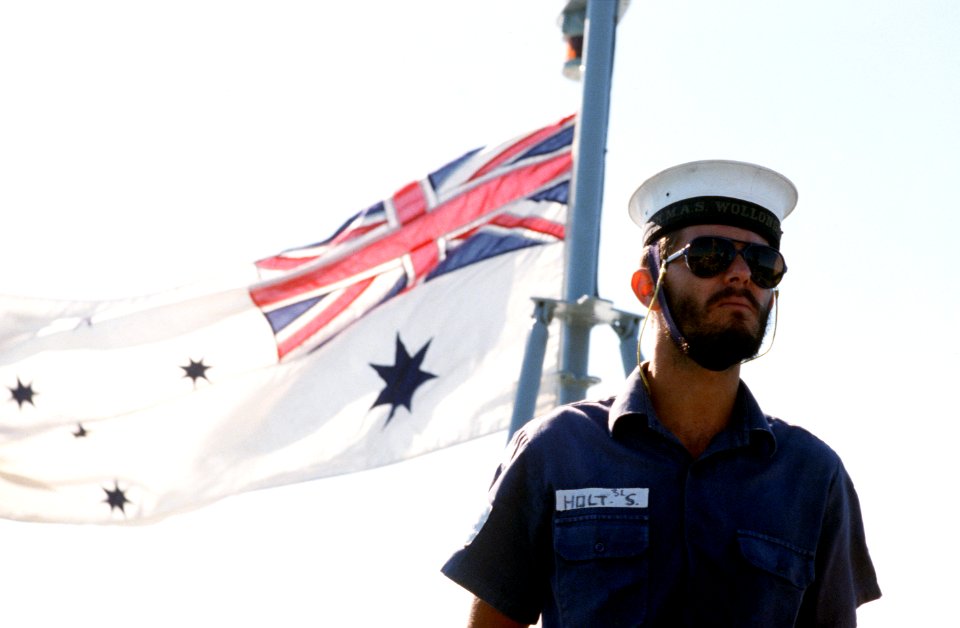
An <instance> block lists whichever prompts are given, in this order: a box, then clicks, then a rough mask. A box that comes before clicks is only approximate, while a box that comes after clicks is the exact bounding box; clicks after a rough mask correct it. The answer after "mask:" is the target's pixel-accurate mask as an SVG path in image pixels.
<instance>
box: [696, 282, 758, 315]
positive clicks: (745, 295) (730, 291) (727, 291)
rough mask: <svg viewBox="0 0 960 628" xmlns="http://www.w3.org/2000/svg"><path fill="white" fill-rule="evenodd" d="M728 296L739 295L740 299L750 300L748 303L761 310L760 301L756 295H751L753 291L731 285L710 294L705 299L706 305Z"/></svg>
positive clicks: (713, 303)
mask: <svg viewBox="0 0 960 628" xmlns="http://www.w3.org/2000/svg"><path fill="white" fill-rule="evenodd" d="M730 297H739V298H741V299H746V300H747V301H749V302H750V305H752V306H753V307H754V308H755V309H756V310H757V311H758V312H762V311H763V307H762V306H761V305H760V301H758V300H757V297H755V296H753V293H751V292H750V291H749V290H747V289H746V288H734V287H733V286H727V287H726V288H724V289H723V290H721V291H720V292H717V293H716V294H714V295H713V296H711V297H710V298H709V299H707V303H706V305H707V306H710V305H715V304H716V303H718V302H720V301H722V300H724V299H729V298H730Z"/></svg>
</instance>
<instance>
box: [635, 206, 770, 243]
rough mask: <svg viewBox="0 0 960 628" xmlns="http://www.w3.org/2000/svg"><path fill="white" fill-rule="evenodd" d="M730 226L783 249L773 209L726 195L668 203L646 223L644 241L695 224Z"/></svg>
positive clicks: (652, 239)
mask: <svg viewBox="0 0 960 628" xmlns="http://www.w3.org/2000/svg"><path fill="white" fill-rule="evenodd" d="M714 224H715V225H728V226H731V227H741V228H743V229H748V230H750V231H753V232H755V233H757V234H759V235H761V236H763V237H764V238H765V239H766V240H767V242H769V243H770V246H772V247H773V248H775V249H779V248H780V236H781V235H783V231H781V229H780V220H779V219H778V218H777V217H776V215H774V213H773V212H771V211H770V210H768V209H766V208H764V207H761V206H760V205H757V204H756V203H751V202H749V201H744V200H740V199H736V198H729V197H726V196H697V197H694V198H687V199H683V200H682V201H677V202H676V203H671V204H670V205H667V206H666V207H664V208H663V209H661V210H660V211H658V212H657V213H655V214H654V215H653V216H651V217H650V219H649V221H648V222H647V223H646V225H645V226H644V230H643V243H644V244H650V243H652V242H654V241H656V240H657V239H659V238H660V237H661V236H663V235H666V234H667V233H669V232H671V231H676V230H677V229H683V228H684V227H690V226H692V225H714Z"/></svg>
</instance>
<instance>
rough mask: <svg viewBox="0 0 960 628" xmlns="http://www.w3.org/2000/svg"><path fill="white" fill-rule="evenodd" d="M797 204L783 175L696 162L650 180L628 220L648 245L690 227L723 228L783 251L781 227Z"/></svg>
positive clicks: (639, 191) (743, 165)
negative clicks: (750, 234)
mask: <svg viewBox="0 0 960 628" xmlns="http://www.w3.org/2000/svg"><path fill="white" fill-rule="evenodd" d="M796 204H797V188H796V187H794V185H793V183H791V182H790V180H789V179H787V178H786V177H784V176H783V175H782V174H779V173H777V172H774V171H773V170H770V169H769V168H764V167H763V166H758V165H755V164H750V163H745V162H742V161H728V160H722V159H715V160H706V161H693V162H690V163H686V164H681V165H679V166H674V167H672V168H668V169H666V170H664V171H663V172H660V173H659V174H655V175H654V176H652V177H650V178H649V179H647V180H646V181H644V182H643V184H642V185H641V186H640V187H639V188H637V191H636V192H634V193H633V196H631V197H630V205H629V207H630V218H632V219H633V221H634V222H635V223H637V224H638V225H640V226H641V227H642V228H643V243H644V244H645V245H646V244H650V243H651V242H654V241H656V240H657V239H658V238H660V236H662V235H665V234H666V233H668V232H670V231H675V230H677V229H682V228H683V227H689V226H690V225H704V224H722V225H731V226H734V227H742V228H744V229H749V230H750V231H754V232H756V233H758V234H760V235H761V236H763V237H764V238H766V240H767V241H768V242H769V243H770V246H772V247H774V248H779V247H780V236H781V235H782V234H783V231H782V230H781V229H780V223H781V222H782V221H783V219H784V218H786V217H787V216H788V215H789V214H790V212H792V211H793V208H794V207H795V206H796Z"/></svg>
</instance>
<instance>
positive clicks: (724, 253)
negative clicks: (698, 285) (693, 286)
mask: <svg viewBox="0 0 960 628" xmlns="http://www.w3.org/2000/svg"><path fill="white" fill-rule="evenodd" d="M738 245H743V246H742V248H739V249H738V248H737V246H738ZM681 255H682V256H683V259H684V261H685V262H686V263H687V268H689V269H690V272H692V273H693V274H694V275H696V276H697V277H700V278H701V279H709V278H710V277H716V276H717V275H719V274H720V273H722V272H724V271H725V270H727V269H728V268H730V265H731V264H733V262H734V260H735V259H737V255H740V256H742V257H743V261H745V262H746V263H747V266H748V267H749V268H750V280H751V281H753V283H755V284H757V286H759V287H760V288H763V289H765V290H771V289H773V288H776V287H777V284H779V283H780V280H781V279H783V274H784V273H785V272H787V263H786V262H785V261H784V259H783V255H781V254H780V251H778V250H777V249H775V248H773V247H771V246H767V245H765V244H755V243H753V242H743V241H741V240H731V239H730V238H721V237H719V236H701V237H699V238H694V239H693V240H691V241H690V243H689V244H687V245H686V246H685V247H683V248H682V249H680V250H679V251H677V252H676V253H673V254H672V255H670V256H669V257H668V258H667V259H666V260H664V262H663V263H664V265H667V264H669V263H670V262H672V261H674V260H676V259H677V258H679V257H680V256H681Z"/></svg>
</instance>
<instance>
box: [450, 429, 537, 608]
mask: <svg viewBox="0 0 960 628" xmlns="http://www.w3.org/2000/svg"><path fill="white" fill-rule="evenodd" d="M527 444H528V443H527V436H526V433H525V432H524V431H523V430H520V431H518V432H517V433H516V434H515V435H514V438H513V440H512V441H511V444H510V446H509V447H508V449H507V451H508V452H512V455H511V456H510V459H509V460H508V461H507V462H505V463H503V464H501V465H500V467H499V468H498V469H497V473H496V475H495V477H494V481H493V485H492V486H491V488H490V492H489V500H490V507H489V509H488V510H487V513H486V519H485V520H483V521H481V523H480V524H478V528H479V529H478V530H477V532H476V534H475V536H474V537H473V539H471V540H470V541H469V542H468V543H467V544H466V545H465V546H464V547H463V548H462V549H461V550H459V551H458V552H456V553H455V554H454V555H453V556H452V557H451V558H450V559H449V560H448V561H447V563H446V564H445V565H444V566H443V569H442V571H443V573H444V574H445V575H446V576H447V577H448V578H450V579H451V580H453V581H454V582H456V583H458V584H459V585H460V586H462V587H464V588H465V589H467V590H469V591H470V592H472V593H473V594H474V595H476V596H477V597H478V598H480V599H482V600H483V601H485V602H486V603H487V604H489V605H491V606H493V607H494V608H496V609H497V610H499V611H500V612H501V613H503V614H504V615H506V616H508V617H510V618H511V619H513V620H515V621H519V622H522V623H527V624H535V623H537V620H538V618H539V616H540V613H541V611H542V609H543V604H544V590H545V587H546V583H547V569H548V568H547V565H546V562H547V560H549V559H548V558H547V557H546V556H544V552H543V547H544V546H545V544H546V546H549V542H550V541H549V539H547V538H545V532H544V531H545V530H546V529H547V528H546V527H545V524H544V513H545V512H546V508H545V505H544V503H543V502H544V497H543V495H544V492H543V491H542V490H538V488H537V487H538V486H541V482H540V473H541V467H540V466H539V465H536V464H533V463H532V461H531V458H532V457H534V456H533V454H532V453H531V452H530V451H529V449H528V447H527ZM547 514H549V513H547Z"/></svg>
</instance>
